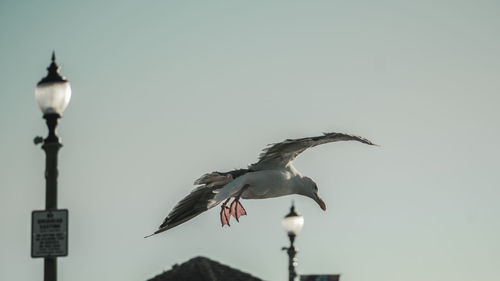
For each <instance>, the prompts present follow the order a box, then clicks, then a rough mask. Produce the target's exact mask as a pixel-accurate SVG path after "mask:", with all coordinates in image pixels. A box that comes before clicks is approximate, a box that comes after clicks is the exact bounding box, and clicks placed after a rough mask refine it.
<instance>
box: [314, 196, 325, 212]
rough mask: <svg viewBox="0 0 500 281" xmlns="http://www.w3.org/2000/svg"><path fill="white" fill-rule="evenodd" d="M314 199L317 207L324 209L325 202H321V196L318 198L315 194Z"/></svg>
mask: <svg viewBox="0 0 500 281" xmlns="http://www.w3.org/2000/svg"><path fill="white" fill-rule="evenodd" d="M314 201H316V203H318V205H319V207H320V208H321V209H322V210H323V211H326V204H325V202H323V200H322V199H321V198H319V195H318V194H316V199H315V200H314Z"/></svg>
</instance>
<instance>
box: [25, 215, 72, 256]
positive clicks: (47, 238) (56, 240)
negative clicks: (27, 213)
mask: <svg viewBox="0 0 500 281" xmlns="http://www.w3.org/2000/svg"><path fill="white" fill-rule="evenodd" d="M67 255H68V210H67V209H62V210H51V211H33V213H31V257H33V258H48V257H64V256H67Z"/></svg>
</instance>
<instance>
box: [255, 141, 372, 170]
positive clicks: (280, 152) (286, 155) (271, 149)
mask: <svg viewBox="0 0 500 281" xmlns="http://www.w3.org/2000/svg"><path fill="white" fill-rule="evenodd" d="M351 140H354V141H359V142H362V143H366V144H369V145H374V144H373V143H372V142H371V141H369V140H367V139H365V138H362V137H358V136H354V135H348V134H342V133H323V135H322V136H317V137H308V138H300V139H287V140H285V141H282V142H280V143H276V144H272V145H269V146H268V147H267V148H265V149H264V150H263V151H262V153H261V154H260V155H259V161H258V162H257V163H254V164H252V165H250V166H249V169H252V170H261V169H266V168H272V167H285V166H287V165H289V163H290V162H292V161H293V160H294V159H295V158H296V157H297V156H298V155H299V154H300V153H302V152H303V151H304V150H306V149H308V148H310V147H314V146H316V145H320V144H324V143H329V142H335V141H351Z"/></svg>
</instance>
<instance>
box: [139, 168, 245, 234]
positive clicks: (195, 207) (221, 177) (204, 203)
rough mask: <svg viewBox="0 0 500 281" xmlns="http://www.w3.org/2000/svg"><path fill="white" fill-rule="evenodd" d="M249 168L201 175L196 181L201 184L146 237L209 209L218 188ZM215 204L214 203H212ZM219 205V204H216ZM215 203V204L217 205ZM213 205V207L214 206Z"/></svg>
mask: <svg viewBox="0 0 500 281" xmlns="http://www.w3.org/2000/svg"><path fill="white" fill-rule="evenodd" d="M248 171H249V170H246V169H241V170H234V171H231V172H227V173H220V172H212V173H208V174H205V175H203V176H201V177H200V178H199V179H198V180H196V181H195V184H197V185H200V186H198V187H197V188H195V189H194V190H193V191H191V193H189V194H188V195H187V196H186V197H184V198H183V199H182V200H181V201H179V203H177V204H176V205H175V207H174V208H173V209H172V211H170V213H169V214H168V216H167V217H166V218H165V219H164V220H163V223H162V224H161V225H160V227H159V228H158V230H156V231H155V232H154V233H153V234H151V235H148V236H146V237H149V236H152V235H155V234H158V233H160V232H163V231H166V230H168V229H170V228H172V227H175V226H178V225H179V224H181V223H184V222H186V221H188V220H190V219H192V218H194V217H196V216H197V215H199V214H201V213H203V212H205V211H207V210H208V209H210V208H211V207H208V206H209V203H210V202H211V201H212V200H213V199H214V197H215V195H216V194H217V192H218V190H219V189H220V188H222V187H224V185H226V184H228V183H230V182H232V181H233V180H234V179H235V178H237V177H239V176H241V175H243V174H245V173H246V172H248ZM212 205H213V204H212ZM215 205H217V204H215ZM215 205H213V206H215ZM213 206H212V207H213Z"/></svg>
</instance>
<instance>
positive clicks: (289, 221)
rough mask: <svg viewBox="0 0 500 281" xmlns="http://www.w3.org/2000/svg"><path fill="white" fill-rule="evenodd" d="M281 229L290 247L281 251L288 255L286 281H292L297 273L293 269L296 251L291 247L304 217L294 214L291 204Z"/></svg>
mask: <svg viewBox="0 0 500 281" xmlns="http://www.w3.org/2000/svg"><path fill="white" fill-rule="evenodd" d="M281 224H282V225H283V228H284V229H285V231H286V232H287V234H288V238H290V247H283V248H282V250H286V251H287V253H288V280H289V281H294V280H295V277H296V276H297V273H296V272H295V267H296V266H297V258H295V255H296V254H297V249H296V248H295V246H294V245H293V242H294V241H295V237H296V236H297V235H298V234H299V232H300V231H301V230H302V227H303V226H304V217H303V216H301V215H299V214H297V212H295V206H294V204H293V202H292V207H291V208H290V213H288V215H286V216H285V218H284V219H283V221H282V222H281Z"/></svg>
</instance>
